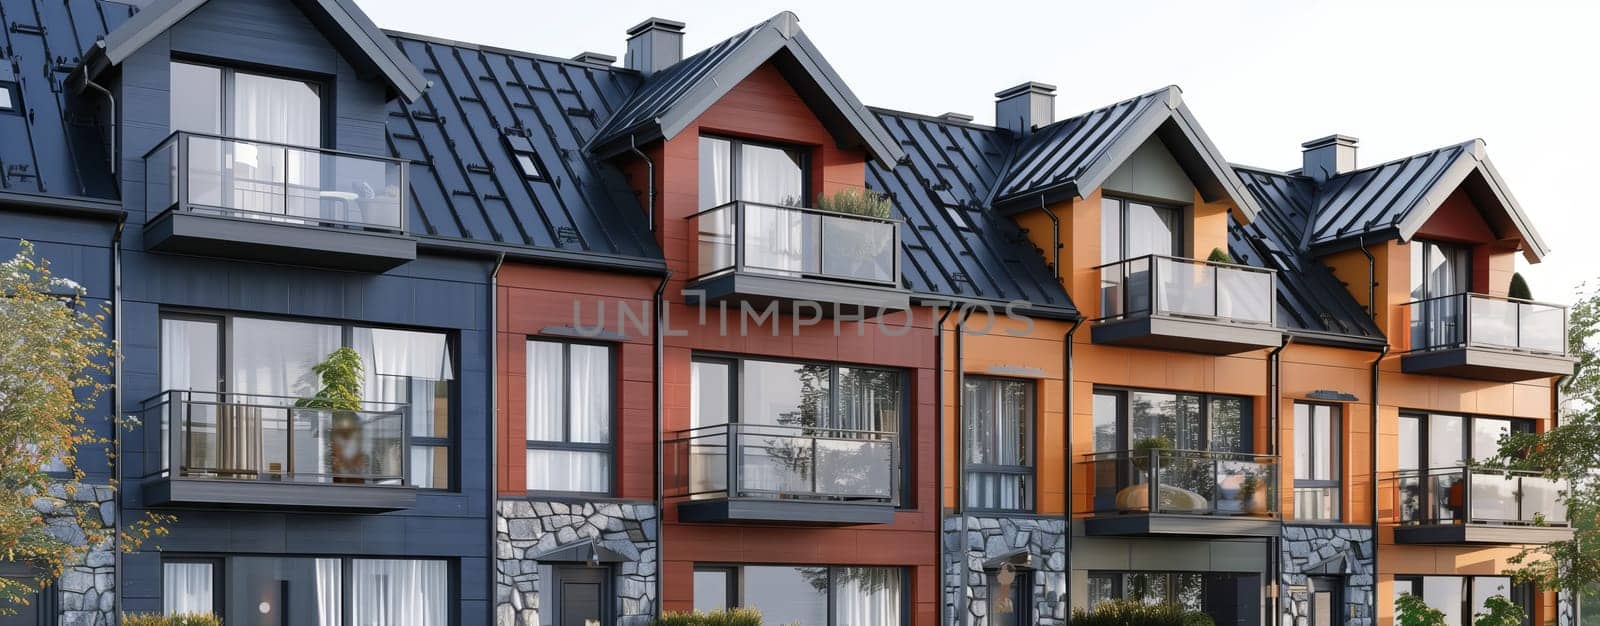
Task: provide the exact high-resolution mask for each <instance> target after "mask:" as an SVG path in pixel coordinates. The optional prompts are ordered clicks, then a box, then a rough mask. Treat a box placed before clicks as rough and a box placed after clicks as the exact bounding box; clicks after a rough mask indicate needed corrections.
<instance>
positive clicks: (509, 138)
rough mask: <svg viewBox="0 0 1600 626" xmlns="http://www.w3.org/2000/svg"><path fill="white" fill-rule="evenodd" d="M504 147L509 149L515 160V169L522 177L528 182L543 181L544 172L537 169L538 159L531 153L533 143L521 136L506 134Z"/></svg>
mask: <svg viewBox="0 0 1600 626" xmlns="http://www.w3.org/2000/svg"><path fill="white" fill-rule="evenodd" d="M505 137H506V146H507V147H509V148H511V154H512V156H514V157H515V158H516V160H517V168H518V169H520V170H522V177H523V178H526V179H528V180H544V179H545V177H544V170H543V169H542V168H540V167H539V157H538V156H537V155H535V154H534V152H533V142H531V141H528V138H527V137H523V136H522V135H516V134H511V133H507V134H506V136H505Z"/></svg>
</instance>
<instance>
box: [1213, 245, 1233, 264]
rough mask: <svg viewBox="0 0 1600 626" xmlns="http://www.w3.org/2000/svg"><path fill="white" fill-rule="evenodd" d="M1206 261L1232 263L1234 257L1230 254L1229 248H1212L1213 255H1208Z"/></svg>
mask: <svg viewBox="0 0 1600 626" xmlns="http://www.w3.org/2000/svg"><path fill="white" fill-rule="evenodd" d="M1206 261H1208V262H1211V263H1232V262H1233V257H1232V256H1229V255H1228V251H1227V250H1223V249H1222V248H1212V249H1211V255H1210V256H1207V257H1206Z"/></svg>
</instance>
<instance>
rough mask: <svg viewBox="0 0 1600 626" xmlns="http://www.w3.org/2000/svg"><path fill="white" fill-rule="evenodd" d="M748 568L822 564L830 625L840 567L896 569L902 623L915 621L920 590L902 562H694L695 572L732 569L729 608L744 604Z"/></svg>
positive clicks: (906, 625) (835, 607)
mask: <svg viewBox="0 0 1600 626" xmlns="http://www.w3.org/2000/svg"><path fill="white" fill-rule="evenodd" d="M747 567H812V568H817V567H820V568H824V569H827V570H828V590H827V595H828V601H827V612H828V620H827V624H826V626H836V623H835V620H834V616H835V614H836V613H837V611H838V604H837V602H838V598H837V594H836V593H835V592H834V590H835V589H837V585H838V581H837V580H836V577H837V576H838V572H839V570H842V569H851V568H856V569H882V570H894V571H895V572H897V573H898V574H899V575H900V607H899V608H900V624H901V626H910V624H911V605H913V604H915V602H916V600H915V598H913V596H914V595H915V594H916V589H915V588H913V586H912V576H911V571H910V570H911V568H909V567H905V566H899V565H838V564H821V563H787V562H780V563H723V562H706V563H699V562H697V563H695V564H694V570H695V571H725V572H728V574H729V576H728V589H729V592H730V593H729V594H728V606H727V608H729V609H735V608H740V607H743V606H744V591H745V584H744V578H745V576H744V570H745V568H747ZM690 580H691V581H692V580H693V578H692V577H691V579H690ZM691 591H692V590H691ZM691 595H693V594H692V593H691Z"/></svg>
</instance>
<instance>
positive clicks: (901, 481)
mask: <svg viewBox="0 0 1600 626" xmlns="http://www.w3.org/2000/svg"><path fill="white" fill-rule="evenodd" d="M746 361H759V362H766V363H785V364H793V365H815V366H824V367H827V368H829V371H828V407H829V410H830V411H832V410H835V409H837V407H838V403H839V395H838V390H839V369H840V368H852V369H865V370H877V371H880V372H894V373H895V374H898V375H899V376H900V417H899V419H898V420H896V425H895V428H896V431H895V443H896V444H897V447H898V448H899V450H898V452H899V453H898V454H896V455H895V457H896V458H895V466H894V468H893V470H894V472H895V475H896V479H895V481H894V484H895V490H896V492H897V497H896V502H897V504H896V505H895V509H896V510H910V509H915V508H916V500H915V499H916V493H915V492H916V490H915V489H913V487H914V486H915V484H914V483H913V482H912V478H913V477H912V468H911V465H910V464H908V463H907V462H906V459H907V458H908V457H909V456H910V455H909V451H908V450H909V447H910V446H909V441H908V438H909V437H910V436H911V433H910V429H911V426H912V416H911V413H912V411H911V408H910V407H909V405H910V404H911V403H912V402H915V398H913V397H912V395H911V375H910V374H909V373H908V370H906V369H904V368H897V367H885V366H882V365H857V364H854V363H846V362H842V361H823V360H817V359H801V358H793V357H785V356H776V355H775V356H770V357H766V356H745V355H737V354H724V353H717V352H700V351H696V352H694V353H693V354H692V355H691V356H690V357H689V362H690V375H691V376H693V367H694V364H695V363H716V364H721V365H727V366H728V387H729V393H728V395H729V399H728V402H729V406H728V423H729V424H739V423H743V421H744V420H743V419H741V418H742V417H743V415H742V412H743V411H742V408H743V407H744V401H745V384H744V379H745V376H744V363H745V362H746ZM689 419H690V420H691V423H692V420H693V419H694V416H693V415H690V416H689ZM705 426H707V425H701V427H705Z"/></svg>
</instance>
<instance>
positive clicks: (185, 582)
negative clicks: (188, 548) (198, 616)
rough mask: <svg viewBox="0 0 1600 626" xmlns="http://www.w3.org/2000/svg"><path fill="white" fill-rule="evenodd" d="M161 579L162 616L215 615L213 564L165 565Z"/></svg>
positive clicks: (163, 565)
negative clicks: (213, 604)
mask: <svg viewBox="0 0 1600 626" xmlns="http://www.w3.org/2000/svg"><path fill="white" fill-rule="evenodd" d="M161 579H162V580H161V589H162V593H161V612H162V613H165V614H167V615H177V614H179V613H210V612H212V610H213V607H212V606H211V599H212V597H213V595H212V593H213V589H212V588H211V583H212V581H213V580H214V578H213V577H212V574H211V564H210V563H162V564H161Z"/></svg>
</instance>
